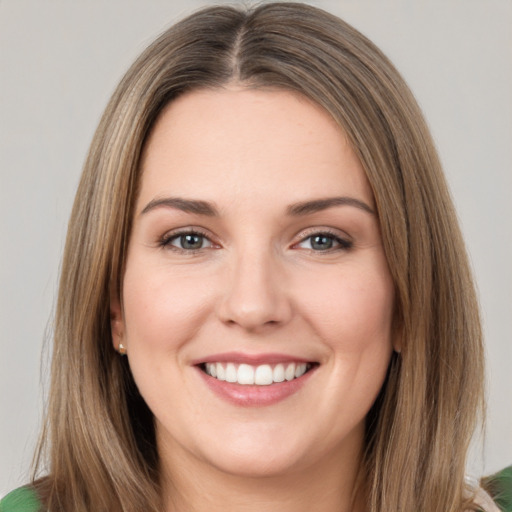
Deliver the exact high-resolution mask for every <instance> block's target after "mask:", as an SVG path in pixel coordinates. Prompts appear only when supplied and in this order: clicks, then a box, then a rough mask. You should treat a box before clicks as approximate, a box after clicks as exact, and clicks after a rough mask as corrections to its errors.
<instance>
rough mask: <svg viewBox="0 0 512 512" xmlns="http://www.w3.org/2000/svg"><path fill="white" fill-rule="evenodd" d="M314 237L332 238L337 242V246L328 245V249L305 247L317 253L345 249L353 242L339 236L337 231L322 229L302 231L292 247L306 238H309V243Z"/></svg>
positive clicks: (350, 247) (351, 245) (349, 247)
mask: <svg viewBox="0 0 512 512" xmlns="http://www.w3.org/2000/svg"><path fill="white" fill-rule="evenodd" d="M315 237H324V238H328V239H330V240H332V241H333V242H334V243H336V244H337V247H330V248H328V249H325V250H315V249H313V248H312V247H311V248H306V249H307V250H309V251H310V252H314V253H317V254H322V253H323V254H329V253H333V252H337V251H347V250H349V249H352V247H353V243H352V242H351V241H350V240H347V239H345V238H341V237H340V236H339V234H337V233H334V232H332V231H329V230H328V229H324V230H320V231H311V232H309V233H304V234H303V235H302V237H301V240H300V241H299V242H297V243H296V244H294V247H295V246H298V245H300V244H302V243H304V242H306V241H307V240H310V244H311V241H312V239H313V238H315Z"/></svg>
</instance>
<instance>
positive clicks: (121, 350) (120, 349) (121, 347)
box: [117, 343, 128, 356]
mask: <svg viewBox="0 0 512 512" xmlns="http://www.w3.org/2000/svg"><path fill="white" fill-rule="evenodd" d="M117 351H118V352H119V354H121V355H122V356H125V355H126V353H127V352H128V351H127V350H126V347H125V346H124V345H123V344H122V343H119V345H118V346H117Z"/></svg>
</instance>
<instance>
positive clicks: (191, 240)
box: [162, 231, 212, 252]
mask: <svg viewBox="0 0 512 512" xmlns="http://www.w3.org/2000/svg"><path fill="white" fill-rule="evenodd" d="M162 246H164V247H169V246H170V247H171V248H175V249H178V250H180V251H184V252H185V251H187V252H192V251H199V250H201V249H206V248H209V247H212V242H211V241H210V240H209V239H208V238H207V237H206V236H205V235H203V234H202V233H197V232H194V231H188V232H182V233H178V234H174V235H173V234H171V235H169V236H166V237H165V238H164V239H163V240H162Z"/></svg>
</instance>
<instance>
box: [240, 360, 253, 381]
mask: <svg viewBox="0 0 512 512" xmlns="http://www.w3.org/2000/svg"><path fill="white" fill-rule="evenodd" d="M237 375H238V384H254V368H253V367H252V366H251V365H249V364H241V365H240V366H239V367H238V374H237Z"/></svg>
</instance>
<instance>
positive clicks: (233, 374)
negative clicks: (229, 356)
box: [226, 363, 238, 382]
mask: <svg viewBox="0 0 512 512" xmlns="http://www.w3.org/2000/svg"><path fill="white" fill-rule="evenodd" d="M237 380H238V376H237V371H236V367H235V365H234V364H233V363H228V364H227V366H226V381H227V382H237Z"/></svg>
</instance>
